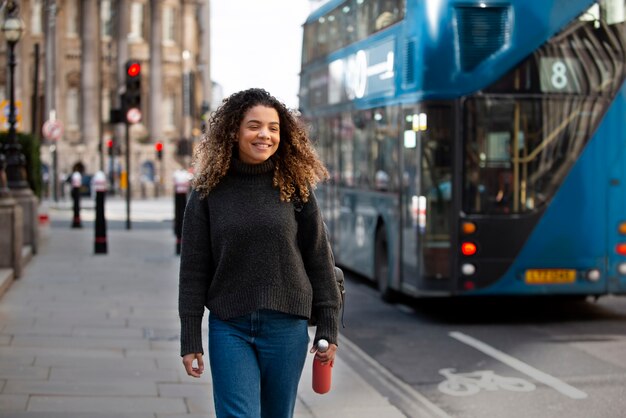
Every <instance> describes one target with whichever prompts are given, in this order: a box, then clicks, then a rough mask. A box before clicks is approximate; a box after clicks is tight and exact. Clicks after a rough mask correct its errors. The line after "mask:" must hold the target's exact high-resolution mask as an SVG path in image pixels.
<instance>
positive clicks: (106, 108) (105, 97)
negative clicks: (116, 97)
mask: <svg viewBox="0 0 626 418" xmlns="http://www.w3.org/2000/svg"><path fill="white" fill-rule="evenodd" d="M100 97H102V103H101V110H102V121H103V122H105V123H106V122H109V120H110V111H111V98H110V97H109V91H108V90H107V89H102V92H101V93H100Z"/></svg>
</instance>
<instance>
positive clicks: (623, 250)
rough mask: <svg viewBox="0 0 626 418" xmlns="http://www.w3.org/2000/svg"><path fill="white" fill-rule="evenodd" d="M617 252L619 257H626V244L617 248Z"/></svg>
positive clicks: (618, 245)
mask: <svg viewBox="0 0 626 418" xmlns="http://www.w3.org/2000/svg"><path fill="white" fill-rule="evenodd" d="M615 252H616V253H618V254H619V255H626V244H624V243H621V244H617V245H616V246H615Z"/></svg>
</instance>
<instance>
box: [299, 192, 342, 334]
mask: <svg viewBox="0 0 626 418" xmlns="http://www.w3.org/2000/svg"><path fill="white" fill-rule="evenodd" d="M298 235H299V241H300V251H301V253H302V259H303V261H304V267H305V269H306V272H307V275H308V276H309V280H310V281H311V286H312V288H313V314H314V315H315V317H316V319H317V329H316V331H315V339H314V343H317V341H318V340H320V339H322V338H323V339H326V340H327V341H328V342H330V343H333V344H337V334H338V330H339V305H340V300H341V296H340V295H339V288H338V287H337V282H336V280H335V271H334V266H333V256H332V253H331V247H330V242H329V241H328V234H327V231H326V225H324V221H323V219H322V214H321V212H320V210H319V207H318V205H317V200H316V199H315V196H314V194H313V193H311V195H310V197H309V201H308V202H307V203H306V204H305V205H304V208H303V209H302V213H301V214H300V221H299V224H298Z"/></svg>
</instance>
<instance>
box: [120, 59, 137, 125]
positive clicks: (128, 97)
mask: <svg viewBox="0 0 626 418" xmlns="http://www.w3.org/2000/svg"><path fill="white" fill-rule="evenodd" d="M122 100H123V106H122V107H123V109H124V112H125V113H126V112H128V110H129V109H132V108H133V107H136V108H137V109H141V63H140V62H139V61H136V60H129V61H126V92H125V93H124V96H123V99H122Z"/></svg>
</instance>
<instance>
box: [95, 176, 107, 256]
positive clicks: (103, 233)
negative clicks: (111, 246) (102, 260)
mask: <svg viewBox="0 0 626 418" xmlns="http://www.w3.org/2000/svg"><path fill="white" fill-rule="evenodd" d="M93 186H94V189H95V190H96V224H95V225H96V226H95V239H94V247H93V248H94V253H95V254H106V253H107V223H106V218H105V216H104V200H105V197H106V194H107V176H106V174H104V173H103V172H102V171H98V172H97V173H96V174H95V175H94V177H93Z"/></svg>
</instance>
